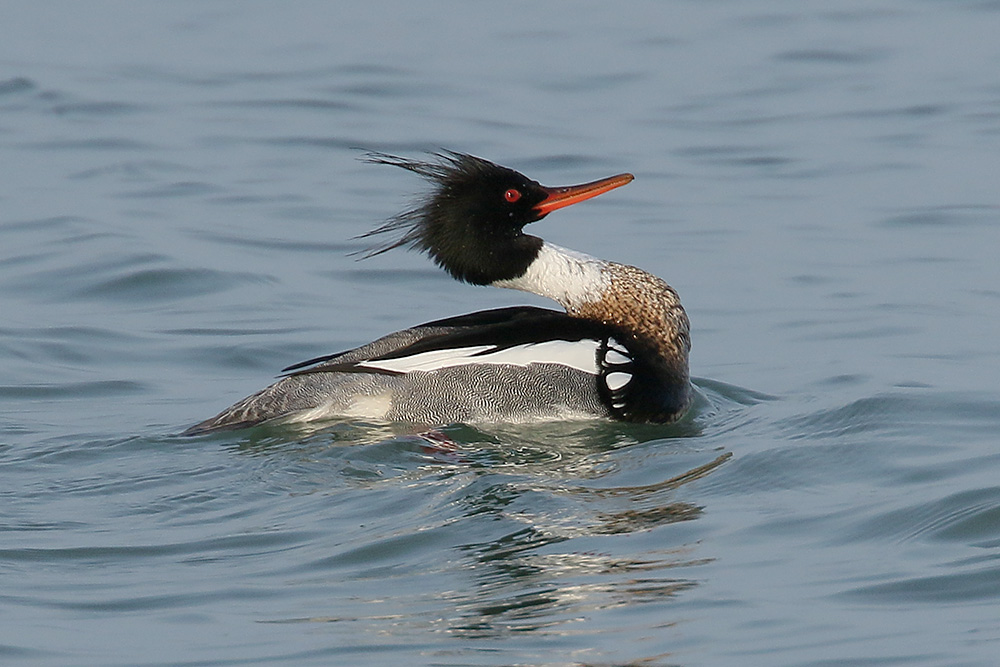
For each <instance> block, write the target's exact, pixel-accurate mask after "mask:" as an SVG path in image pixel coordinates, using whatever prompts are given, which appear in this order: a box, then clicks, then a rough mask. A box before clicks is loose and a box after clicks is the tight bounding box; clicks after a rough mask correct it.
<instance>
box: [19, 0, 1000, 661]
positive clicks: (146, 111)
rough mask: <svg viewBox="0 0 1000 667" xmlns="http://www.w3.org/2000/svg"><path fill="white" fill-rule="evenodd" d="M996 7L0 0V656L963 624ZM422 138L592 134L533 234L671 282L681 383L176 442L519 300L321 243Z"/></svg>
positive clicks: (978, 603) (453, 645) (959, 640)
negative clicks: (304, 369)
mask: <svg viewBox="0 0 1000 667" xmlns="http://www.w3.org/2000/svg"><path fill="white" fill-rule="evenodd" d="M619 4H620V3H619ZM998 10H1000V5H998V4H997V3H995V2H942V1H939V2H932V1H929V2H920V3H914V2H902V1H896V2H890V1H886V2H876V3H859V2H849V1H847V0H836V1H834V2H824V3H819V2H815V3H814V2H800V3H787V2H777V1H764V2H757V3H750V4H748V3H738V2H732V1H729V2H714V3H686V2H662V3H632V4H627V5H621V6H612V4H611V3H596V2H594V3H591V2H585V3H573V4H546V5H543V4H539V3H513V4H508V5H503V6H499V5H484V4H479V3H446V2H431V3H400V2H388V3H374V4H372V3H365V4H364V5H363V6H362V5H359V6H358V7H357V8H353V7H347V6H341V5H334V4H331V3H320V2H312V3H308V2H304V3H294V4H291V5H287V4H286V5H281V6H280V7H279V6H278V5H273V6H272V5H266V4H246V3H234V2H225V1H223V2H214V3H209V4H206V3H197V2H174V3H113V2H90V3H56V4H52V3H36V4H30V5H29V4H26V3H19V4H11V5H10V6H8V7H6V8H4V9H3V10H0V26H2V27H0V36H2V39H0V155H2V161H0V165H2V166H0V174H2V176H3V178H2V179H0V369H2V376H0V406H2V408H0V474H2V480H3V481H2V484H0V581H2V587H0V661H4V662H11V663H12V664H39V665H42V664H45V665H84V664H87V665H89V664H94V665H137V664H141V665H226V664H315V665H329V664H344V665H383V664H419V665H449V666H454V665H513V664H517V665H529V664H530V665H624V664H629V665H840V664H879V665H882V664H906V665H948V666H955V665H994V664H996V662H997V658H996V655H998V654H1000V620H998V618H1000V616H998V614H997V608H998V603H1000V390H998V385H997V369H998V367H1000V365H998V362H1000V263H998V262H997V260H996V257H997V248H1000V231H998V230H1000V224H998V223H1000V196H998V188H997V174H998V173H1000V169H998V162H1000V158H998V155H1000V46H998V43H1000V42H998V40H997V39H996V35H997V32H998V29H1000V11H998ZM439 147H447V148H453V149H457V150H463V151H469V152H473V153H476V154H480V155H483V156H484V157H488V158H491V159H494V160H496V161H499V162H501V163H503V164H507V165H509V166H512V167H515V168H518V169H521V170H523V171H525V172H526V173H528V174H529V175H530V176H532V177H535V178H538V179H539V180H541V181H542V182H545V183H549V184H565V183H572V182H580V181H584V180H590V179H593V178H597V177H601V176H605V175H609V174H612V173H617V172H621V171H626V170H627V171H631V172H633V173H635V174H636V176H637V179H636V181H635V182H634V183H633V184H631V185H629V186H628V188H625V189H622V190H620V191H616V192H615V193H613V194H609V195H606V196H605V197H602V198H600V199H598V200H595V201H593V202H589V203H587V204H586V205H583V206H580V207H574V208H573V209H571V210H568V211H566V212H558V213H556V214H554V215H553V216H551V217H550V218H548V219H546V221H545V222H543V223H540V224H539V225H538V226H537V228H535V229H534V233H537V234H540V235H542V236H544V237H545V238H546V239H549V240H551V241H552V242H555V243H558V244H560V245H564V246H568V247H571V248H574V249H577V250H580V251H583V252H588V253H591V254H596V255H600V256H602V257H606V258H608V259H613V260H617V261H622V262H627V263H631V264H636V265H639V266H642V267H644V268H646V269H648V270H650V271H652V272H654V273H656V274H658V275H660V276H662V277H664V278H665V279H667V280H668V281H669V282H671V284H673V285H674V287H676V288H677V289H678V291H679V292H680V293H681V295H682V298H683V300H684V303H685V305H686V307H687V309H688V311H689V313H690V315H691V318H692V322H693V339H694V352H693V359H692V370H693V372H694V374H695V375H696V376H697V378H698V379H697V385H698V388H699V392H700V397H699V403H698V405H697V407H696V409H695V411H694V412H693V414H692V415H691V416H690V418H689V419H687V420H686V421H685V422H683V423H680V424H676V425H673V426H669V427H642V426H629V425H620V424H610V423H603V422H583V423H568V424H551V425H544V426H532V427H495V428H491V429H482V430H477V429H473V428H469V427H466V426H462V425H452V426H449V427H447V428H445V429H444V430H443V432H444V434H445V435H446V436H447V438H448V439H450V441H451V442H452V443H454V446H453V447H451V446H441V444H440V443H435V442H432V441H429V440H427V439H425V438H422V437H421V436H420V435H419V434H415V433H411V432H408V431H407V430H406V429H404V428H402V427H398V426H393V425H382V424H363V423H356V422H354V423H329V424H324V425H322V426H321V427H319V428H302V427H300V428H293V427H282V428H278V427H262V428H257V429H252V430H246V431H241V432H237V433H231V434H225V435H217V436H211V437H202V438H194V439H191V438H179V437H177V436H176V435H175V434H176V433H178V432H179V431H180V430H182V429H183V428H185V427H186V426H188V425H190V424H192V423H194V422H196V421H198V420H200V419H203V418H205V417H207V416H210V415H211V414H214V413H215V412H217V411H218V410H219V409H221V408H223V407H225V406H227V405H229V404H230V403H232V402H233V401H234V400H236V399H238V398H241V397H242V396H244V395H246V394H248V393H250V392H252V391H254V390H256V389H258V388H260V387H261V386H263V385H265V384H267V383H268V382H269V381H270V379H271V378H272V377H273V375H274V374H275V373H276V372H278V370H279V369H281V368H283V367H285V366H287V365H289V364H291V363H294V362H297V361H300V360H302V359H306V358H310V357H313V356H316V355H320V354H325V353H330V352H334V351H337V350H340V349H345V348H348V347H351V346H353V345H357V344H359V343H363V342H367V341H368V340H370V339H372V338H374V337H376V336H378V335H380V334H383V333H386V332H388V331H392V330H396V329H400V328H403V327H406V326H409V325H412V324H414V323H417V322H421V321H427V320H430V319H435V318H439V317H446V316H449V315H455V314H459V313H462V312H468V311H472V310H475V309H479V308H486V307H494V306H501V305H510V304H515V303H525V302H531V303H539V304H543V303H544V302H543V301H542V300H540V299H531V298H530V297H528V296H526V295H522V294H519V293H513V292H506V291H502V290H487V289H480V288H473V287H470V286H467V285H460V284H458V283H455V282H453V281H451V280H450V279H449V278H447V276H445V275H443V274H442V273H441V272H439V271H437V270H436V269H434V268H433V267H432V266H431V265H430V263H429V262H428V261H427V260H426V259H424V258H422V257H418V256H416V255H413V254H406V253H394V254H393V253H390V254H388V255H384V256H381V257H378V258H375V259H372V260H368V261H365V262H357V261H355V260H354V259H353V258H351V257H349V256H348V254H349V253H351V252H352V251H355V250H358V249H360V248H362V247H363V246H362V242H361V241H358V240H354V239H353V237H355V236H356V235H357V234H360V233H362V232H364V231H366V230H368V229H370V228H372V227H373V226H375V225H376V224H377V223H378V222H379V221H381V220H383V219H385V218H386V217H388V216H390V215H392V214H393V213H394V212H396V211H397V210H399V208H400V207H401V206H404V205H405V202H406V200H407V194H408V193H413V192H414V191H416V190H417V189H418V188H419V187H420V184H419V183H417V182H416V179H414V178H413V177H412V175H408V174H406V173H404V172H401V171H399V170H392V169H388V168H379V167H375V166H371V165H364V164H361V163H359V162H358V161H357V159H356V158H357V156H358V155H359V152H358V150H357V149H359V148H360V149H375V150H384V151H389V152H393V153H398V154H405V155H410V156H416V155H419V154H420V152H421V151H424V150H433V149H436V148H439Z"/></svg>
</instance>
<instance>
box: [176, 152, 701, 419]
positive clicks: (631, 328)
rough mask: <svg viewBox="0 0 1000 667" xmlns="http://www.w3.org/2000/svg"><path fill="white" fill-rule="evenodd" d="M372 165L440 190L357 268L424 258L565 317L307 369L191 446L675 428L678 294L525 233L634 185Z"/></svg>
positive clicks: (472, 165)
mask: <svg viewBox="0 0 1000 667" xmlns="http://www.w3.org/2000/svg"><path fill="white" fill-rule="evenodd" d="M364 160H365V161H367V162H370V163H375V164H382V165H390V166H395V167H399V168H402V169H405V170H408V171H410V172H413V173H415V174H417V175H419V176H421V177H422V178H424V179H425V180H426V181H428V182H429V183H430V185H431V188H430V189H429V191H428V192H427V193H426V194H425V195H424V196H423V197H422V198H420V199H418V200H417V201H416V202H415V203H414V205H413V206H412V207H411V208H409V209H407V210H405V211H404V212H402V213H400V214H398V215H396V216H394V217H392V218H390V219H389V220H387V221H386V222H384V223H383V224H382V225H381V226H378V227H376V228H375V229H373V230H372V231H370V232H368V233H367V234H364V235H362V237H359V238H365V239H375V238H377V239H381V241H380V242H377V243H376V244H375V245H374V246H372V247H371V248H369V249H367V250H366V251H364V253H363V254H364V257H374V256H376V255H381V254H383V253H385V252H388V251H390V250H393V249H396V248H410V249H415V250H418V251H420V252H423V253H426V254H427V255H428V256H429V257H430V258H431V260H433V262H434V263H435V264H436V265H437V266H439V267H440V268H442V269H444V271H446V272H447V273H448V274H450V275H451V276H452V277H453V278H455V279H457V280H459V281H461V282H465V283H469V284H472V285H481V286H487V285H488V286H492V287H502V288H507V289H513V290H521V291H524V292H530V293H532V294H536V295H539V296H542V297H546V298H548V299H551V300H553V301H555V302H556V303H558V304H559V305H560V306H561V308H562V309H561V310H556V309H551V308H542V307H536V306H527V305H520V306H510V307H503V308H494V309H490V310H481V311H478V312H473V313H469V314H465V315H458V316H454V317H449V318H446V319H439V320H435V321H432V322H426V323H424V324H419V325H417V326H414V327H410V328H408V329H403V330H401V331H397V332H395V333H391V334H388V335H386V336H383V337H381V338H379V339H377V340H375V341H373V342H371V343H368V344H367V345H362V346H360V347H356V348H354V349H351V350H347V351H344V352H339V353H337V354H330V355H325V356H321V357H317V358H315V359H310V360H308V361H303V362H301V363H297V364H294V365H292V366H289V367H287V368H285V369H283V371H282V375H281V376H279V379H277V381H275V382H274V383H273V384H271V385H270V386H268V387H266V388H264V389H262V390H260V391H258V392H257V393H255V394H252V395H251V396H248V397H247V398H244V399H243V400H241V401H239V402H237V403H236V404H234V405H233V406H231V407H229V408H227V409H225V410H223V411H222V412H220V413H219V414H218V415H216V416H214V417H211V418H209V419H206V420H204V421H202V422H200V423H198V424H195V425H193V426H191V427H190V428H188V429H187V430H185V431H184V432H183V435H200V434H205V433H211V432H215V431H223V430H236V429H243V428H247V427H251V426H255V425H258V424H262V423H265V422H313V421H317V420H325V419H332V418H345V419H356V420H375V421H384V422H406V423H410V424H414V425H421V426H426V427H429V428H438V427H442V426H446V425H448V424H454V423H465V424H472V425H475V424H488V423H529V422H539V421H553V420H569V419H605V420H616V421H623V422H641V423H670V422H674V421H677V420H678V419H680V418H681V417H682V416H683V415H684V414H685V413H686V412H687V411H688V409H689V408H690V405H691V403H692V396H693V388H692V385H691V380H690V372H689V361H688V359H689V355H690V350H691V335H690V323H689V320H688V316H687V313H686V312H685V310H684V308H683V306H682V305H681V301H680V297H679V296H678V294H677V292H676V291H675V290H674V289H673V288H672V287H671V286H670V285H668V284H667V283H666V282H665V281H664V280H662V279H661V278H659V277H657V276H655V275H653V274H651V273H649V272H647V271H644V270H643V269H640V268H637V267H634V266H629V265H625V264H619V263H616V262H612V261H607V260H603V259H598V258H595V257H591V256H589V255H586V254H583V253H579V252H576V251H573V250H568V249H566V248H562V247H559V246H557V245H554V244H552V243H549V242H547V241H544V240H542V239H541V238H539V237H537V236H532V235H530V234H526V233H525V232H524V228H525V227H526V226H527V225H529V224H531V223H535V222H538V221H540V220H542V219H543V218H545V217H547V216H548V215H549V214H550V213H552V212H553V211H556V210H558V209H561V208H565V207H567V206H570V205H573V204H577V203H579V202H582V201H585V200H587V199H591V198H593V197H596V196H598V195H601V194H604V193H606V192H608V191H610V190H614V189H616V188H619V187H621V186H623V185H626V184H628V183H630V182H631V181H632V180H633V178H634V177H633V176H632V174H627V173H624V174H618V175H615V176H611V177H608V178H602V179H600V180H596V181H592V182H589V183H584V184H581V185H573V186H564V187H546V186H543V185H541V184H540V183H538V182H537V181H534V180H532V179H530V178H528V177H527V176H525V175H523V174H521V173H520V172H518V171H515V170H513V169H509V168H507V167H503V166H500V165H498V164H495V163H493V162H490V161H489V160H486V159H483V158H480V157H476V156H474V155H470V154H467V153H462V152H455V151H447V150H442V151H438V152H434V153H429V154H427V155H426V156H425V157H424V159H408V158H402V157H398V156H395V155H390V154H386V153H369V154H367V155H366V156H365V158H364Z"/></svg>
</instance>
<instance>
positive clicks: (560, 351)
mask: <svg viewBox="0 0 1000 667" xmlns="http://www.w3.org/2000/svg"><path fill="white" fill-rule="evenodd" d="M599 345H600V342H599V341H596V340H590V339H586V338H585V339H583V340H578V341H568V340H551V341H546V342H544V343H527V344H524V345H515V346H513V347H508V348H505V349H502V350H497V349H496V348H495V347H494V346H493V345H476V346H472V347H459V348H453V349H448V350H432V351H430V352H421V353H419V354H414V355H411V356H409V357H401V358H399V359H381V360H378V361H365V362H363V363H360V364H358V366H359V367H360V368H372V369H377V370H384V371H390V372H395V373H409V372H412V371H436V370H440V369H442V368H451V367H454V366H466V365H470V364H497V365H500V364H506V365H511V366H528V365H530V364H559V365H562V366H569V367H570V368H575V369H576V370H579V371H583V372H584V373H590V374H592V375H596V374H597V372H598V370H597V361H596V359H597V348H598V346H599ZM490 350H494V351H492V352H491V351H490Z"/></svg>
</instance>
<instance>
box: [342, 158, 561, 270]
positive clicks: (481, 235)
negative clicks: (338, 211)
mask: <svg viewBox="0 0 1000 667" xmlns="http://www.w3.org/2000/svg"><path fill="white" fill-rule="evenodd" d="M431 157H432V158H433V159H432V160H428V161H421V160H408V159H405V158H401V157H397V156H395V155H388V154H385V153H368V154H367V155H366V156H365V158H364V160H365V161H366V162H371V163H374V164H388V165H392V166H394V167H401V168H403V169H406V170H408V171H412V172H413V173H415V174H419V175H420V176H423V177H424V178H426V179H427V180H428V181H430V182H431V183H432V184H433V185H434V189H433V190H432V191H431V192H429V193H428V194H427V195H425V196H424V197H423V198H422V199H419V200H418V201H417V203H416V204H415V205H414V206H413V207H412V208H410V209H409V210H407V211H404V212H403V213H400V214H399V215H396V216H393V217H392V218H390V219H389V220H387V221H386V222H385V223H384V224H383V225H381V226H379V227H377V228H376V229H373V230H372V231H370V232H368V233H367V234H363V235H362V236H361V237H359V238H370V237H373V236H381V235H388V236H391V237H393V238H390V239H388V240H387V241H385V242H384V243H381V244H378V245H375V246H373V247H372V248H370V249H368V250H367V251H365V252H364V253H363V257H365V258H367V257H374V256H375V255H380V254H382V253H384V252H387V251H389V250H392V249H393V248H399V247H406V248H415V249H417V250H420V251H423V252H426V253H427V254H428V255H430V257H431V259H433V260H434V262H435V263H436V264H437V265H438V266H440V267H441V268H443V269H444V270H446V271H447V272H448V273H450V274H451V275H452V276H453V277H455V278H457V279H459V280H463V281H466V282H470V283H473V284H477V285H486V284H490V283H492V282H495V281H497V280H503V279H509V278H515V277H517V276H520V275H523V274H524V272H525V271H526V270H527V268H528V265H530V264H531V262H532V261H534V259H535V257H536V256H537V254H538V250H539V249H540V248H541V245H542V241H541V239H538V238H536V237H534V236H529V235H527V234H524V233H523V232H522V228H523V227H524V226H525V225H526V224H528V223H531V222H535V221H536V220H540V219H541V218H543V217H545V216H544V214H541V213H539V212H538V211H537V210H535V206H536V205H538V203H539V202H541V201H542V200H543V199H545V198H546V196H547V193H546V192H545V190H544V189H543V188H542V186H541V185H539V184H538V183H537V182H535V181H533V180H531V179H529V178H528V177H527V176H525V175H523V174H521V173H519V172H516V171H514V170H513V169H508V168H506V167H502V166H500V165H497V164H494V163H492V162H490V161H489V160H484V159H483V158H479V157H475V156H473V155H468V154H466V153H458V152H454V151H442V152H440V153H433V154H432V155H431Z"/></svg>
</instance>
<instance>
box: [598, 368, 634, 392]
mask: <svg viewBox="0 0 1000 667" xmlns="http://www.w3.org/2000/svg"><path fill="white" fill-rule="evenodd" d="M631 379H632V374H631V373H622V372H620V371H615V372H614V373H608V375H607V377H605V378H604V383H605V384H607V385H608V389H610V390H611V391H617V390H619V389H621V388H622V387H624V386H625V385H627V384H628V383H629V381H630V380H631Z"/></svg>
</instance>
